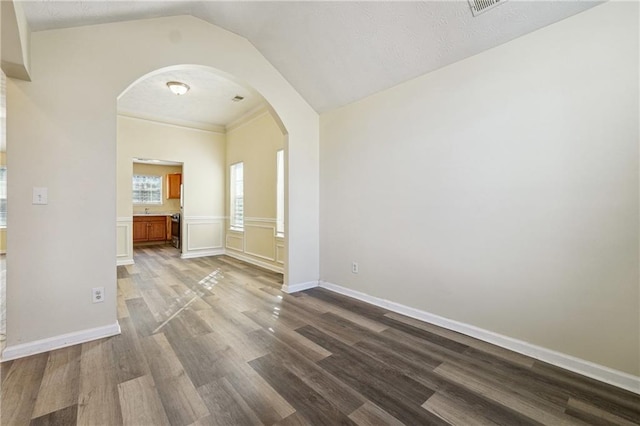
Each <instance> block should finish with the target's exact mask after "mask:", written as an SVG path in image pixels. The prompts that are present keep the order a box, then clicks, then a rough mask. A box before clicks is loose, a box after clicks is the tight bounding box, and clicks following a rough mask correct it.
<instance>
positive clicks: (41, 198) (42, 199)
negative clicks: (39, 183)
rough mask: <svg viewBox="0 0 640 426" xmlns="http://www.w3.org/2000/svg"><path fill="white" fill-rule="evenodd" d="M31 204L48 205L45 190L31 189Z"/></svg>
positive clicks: (46, 191)
mask: <svg viewBox="0 0 640 426" xmlns="http://www.w3.org/2000/svg"><path fill="white" fill-rule="evenodd" d="M33 204H48V190H47V188H38V187H35V186H34V187H33Z"/></svg>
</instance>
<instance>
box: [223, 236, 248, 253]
mask: <svg viewBox="0 0 640 426" xmlns="http://www.w3.org/2000/svg"><path fill="white" fill-rule="evenodd" d="M226 247H227V248H228V249H232V250H238V251H242V252H243V251H244V234H243V233H242V232H236V231H228V233H227V244H226Z"/></svg>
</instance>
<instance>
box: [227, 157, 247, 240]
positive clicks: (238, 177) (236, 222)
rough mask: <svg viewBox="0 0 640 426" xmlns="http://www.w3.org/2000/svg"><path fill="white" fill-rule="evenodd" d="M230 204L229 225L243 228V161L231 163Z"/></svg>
mask: <svg viewBox="0 0 640 426" xmlns="http://www.w3.org/2000/svg"><path fill="white" fill-rule="evenodd" d="M230 174H231V176H230V181H231V182H230V183H231V185H230V188H229V189H230V191H229V193H230V198H231V199H230V204H231V214H230V216H231V227H232V228H237V229H243V228H244V163H236V164H232V165H231V173H230Z"/></svg>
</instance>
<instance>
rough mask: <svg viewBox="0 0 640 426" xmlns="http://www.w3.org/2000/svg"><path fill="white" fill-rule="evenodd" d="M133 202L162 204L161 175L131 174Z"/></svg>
mask: <svg viewBox="0 0 640 426" xmlns="http://www.w3.org/2000/svg"><path fill="white" fill-rule="evenodd" d="M133 204H162V176H144V175H133Z"/></svg>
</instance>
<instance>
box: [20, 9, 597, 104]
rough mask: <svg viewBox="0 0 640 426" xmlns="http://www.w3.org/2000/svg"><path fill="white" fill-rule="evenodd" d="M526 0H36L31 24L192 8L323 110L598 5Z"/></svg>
mask: <svg viewBox="0 0 640 426" xmlns="http://www.w3.org/2000/svg"><path fill="white" fill-rule="evenodd" d="M597 4H598V2H594V1H585V0H567V1H561V0H559V1H539V0H538V1H517V0H511V1H506V0H503V4H501V5H499V6H498V7H495V8H493V9H492V10H489V11H487V12H485V13H483V14H480V15H479V16H476V17H474V16H473V15H472V13H471V9H470V6H469V3H468V2H467V1H462V0H449V1H427V2H418V1H410V2H398V1H374V2H352V1H338V2H334V1H326V2H324V1H320V2H308V1H291V2H271V1H258V2H244V1H221V2H216V1H161V2H156V1H127V2H121V1H95V0H94V1H42V0H37V1H28V2H25V3H24V4H23V8H24V11H25V14H26V16H27V20H28V22H29V24H30V26H31V29H32V31H41V30H47V29H54V28H64V27H71V26H80V25H90V24H97V23H106V22H114V21H123V20H132V19H142V18H150V17H159V16H170V15H180V14H190V15H193V16H196V17H198V18H200V19H203V20H206V21H208V22H211V23H212V24H215V25H217V26H220V27H222V28H225V29H227V30H229V31H232V32H234V33H236V34H239V35H241V36H243V37H245V38H247V39H248V40H249V41H250V42H251V43H253V44H254V45H255V46H256V48H257V49H258V50H259V51H260V52H261V53H262V54H263V55H264V56H265V57H266V58H267V60H269V61H270V62H271V63H272V64H273V65H274V66H275V67H276V68H277V69H278V70H279V71H280V73H282V75H283V76H284V77H285V78H286V79H287V80H288V81H289V82H290V83H291V85H293V86H294V87H295V88H296V89H297V90H298V92H299V93H300V94H301V95H302V96H303V97H304V98H305V99H306V100H307V102H309V104H310V105H311V106H312V107H313V108H314V109H315V110H316V111H318V112H324V111H327V110H331V109H334V108H337V107H340V106H343V105H346V104H348V103H350V102H353V101H356V100H358V99H361V98H364V97H366V96H368V95H371V94H373V93H376V92H379V91H381V90H384V89H387V88H389V87H392V86H394V85H397V84H399V83H402V82H404V81H407V80H409V79H411V78H414V77H417V76H419V75H422V74H425V73H428V72H430V71H433V70H436V69H438V68H441V67H444V66H446V65H448V64H451V63H453V62H456V61H459V60H461V59H464V58H466V57H469V56H472V55H475V54H477V53H480V52H482V51H484V50H487V49H490V48H492V47H495V46H497V45H500V44H502V43H505V42H507V41H509V40H512V39H514V38H517V37H519V36H522V35H524V34H527V33H529V32H531V31H535V30H536V29H539V28H541V27H544V26H546V25H549V24H552V23H554V22H556V21H559V20H561V19H564V18H567V17H569V16H571V15H574V14H576V13H579V12H582V11H584V10H586V9H588V8H590V7H593V6H595V5H597Z"/></svg>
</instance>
